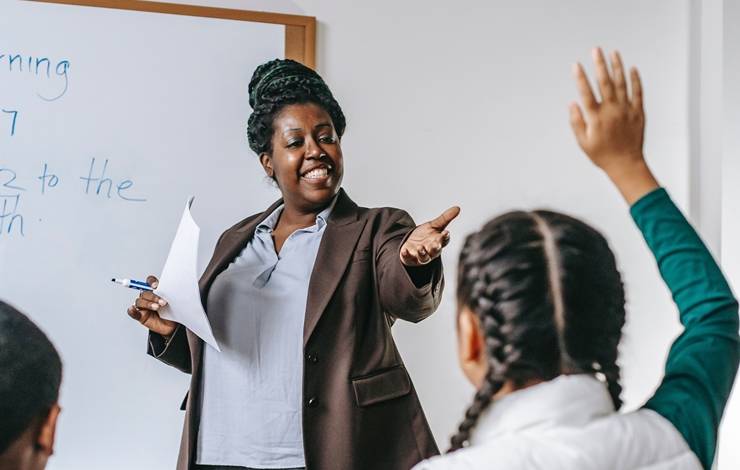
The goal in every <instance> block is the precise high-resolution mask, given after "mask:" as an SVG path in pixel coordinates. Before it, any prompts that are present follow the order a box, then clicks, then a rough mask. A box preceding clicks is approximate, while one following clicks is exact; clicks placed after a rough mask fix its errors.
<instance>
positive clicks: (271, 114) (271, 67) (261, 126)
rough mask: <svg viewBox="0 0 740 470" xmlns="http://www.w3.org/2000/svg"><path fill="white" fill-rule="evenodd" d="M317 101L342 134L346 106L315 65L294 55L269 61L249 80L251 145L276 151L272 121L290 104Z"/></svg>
mask: <svg viewBox="0 0 740 470" xmlns="http://www.w3.org/2000/svg"><path fill="white" fill-rule="evenodd" d="M299 103H315V104H317V105H319V106H321V107H322V108H324V110H326V112H327V113H328V114H329V116H330V117H331V120H332V122H333V124H334V129H335V130H336V132H337V135H338V136H339V137H342V135H343V134H344V128H345V126H346V122H345V119H344V113H342V108H341V107H340V106H339V103H337V100H335V99H334V96H333V95H332V94H331V90H329V87H328V86H327V85H326V83H324V80H323V79H322V78H321V77H320V76H319V74H317V73H316V72H315V71H313V70H312V69H310V68H308V67H306V66H305V65H303V64H301V63H299V62H296V61H294V60H290V59H275V60H271V61H269V62H266V63H264V64H262V65H260V66H259V67H257V69H256V70H255V71H254V74H253V75H252V80H250V82H249V105H250V106H251V107H252V114H251V116H249V125H248V126H247V137H248V138H249V147H250V148H251V149H252V150H253V151H254V152H255V153H256V154H257V155H261V154H262V153H270V152H271V151H272V134H273V127H272V121H273V119H275V116H277V115H278V113H279V112H280V110H281V109H282V108H283V107H284V106H286V105H290V104H299Z"/></svg>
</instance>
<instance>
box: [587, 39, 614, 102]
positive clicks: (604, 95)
mask: <svg viewBox="0 0 740 470" xmlns="http://www.w3.org/2000/svg"><path fill="white" fill-rule="evenodd" d="M592 55H593V58H594V63H595V64H596V77H597V78H598V82H599V92H600V93H601V99H602V100H603V101H614V100H615V99H616V93H615V91H614V83H613V82H612V79H611V77H610V76H609V69H608V68H607V66H606V59H604V52H603V51H602V50H601V48H600V47H597V48H595V49H594V50H593V53H592Z"/></svg>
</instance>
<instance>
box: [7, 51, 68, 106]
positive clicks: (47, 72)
mask: <svg viewBox="0 0 740 470" xmlns="http://www.w3.org/2000/svg"><path fill="white" fill-rule="evenodd" d="M6 63H7V68H5V67H4V65H5V64H6ZM69 67H70V62H69V60H67V59H61V60H57V61H52V60H50V59H49V58H48V57H34V56H32V55H23V54H17V53H9V52H8V53H3V52H0V72H4V71H7V72H9V73H17V74H21V73H25V74H27V75H33V76H35V77H42V78H46V79H48V80H55V81H58V82H61V83H60V88H61V91H60V92H59V93H57V94H56V95H55V96H44V95H42V94H41V93H38V92H37V93H36V95H38V97H39V98H41V99H42V100H44V101H56V100H58V99H59V98H61V97H62V96H64V95H65V94H66V93H67V90H69Z"/></svg>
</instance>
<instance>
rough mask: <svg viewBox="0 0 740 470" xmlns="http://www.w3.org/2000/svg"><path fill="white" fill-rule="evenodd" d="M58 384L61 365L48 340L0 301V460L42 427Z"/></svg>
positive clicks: (29, 322)
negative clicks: (32, 430)
mask: <svg viewBox="0 0 740 470" xmlns="http://www.w3.org/2000/svg"><path fill="white" fill-rule="evenodd" d="M61 381H62V361H61V358H60V357H59V353H58V352H57V350H56V349H55V348H54V346H53V345H52V344H51V342H50V341H49V338H47V337H46V335H45V334H44V333H43V332H42V331H41V330H40V329H39V328H38V327H37V326H36V325H35V324H34V323H33V322H32V321H31V320H30V319H29V318H28V317H27V316H26V315H24V314H22V313H21V312H19V311H18V310H16V309H15V308H13V307H11V306H10V305H8V304H7V303H5V302H2V301H0V456H2V455H3V454H4V453H5V452H6V451H7V450H8V448H9V447H10V446H11V444H13V442H14V441H15V440H16V439H18V438H19V437H20V436H21V435H22V434H23V433H24V432H25V431H27V430H28V429H29V427H31V426H34V425H39V426H40V425H41V423H42V422H43V421H44V420H45V418H46V417H47V416H48V415H49V413H50V411H51V410H52V408H53V407H54V406H56V403H57V401H58V398H59V387H60V385H61Z"/></svg>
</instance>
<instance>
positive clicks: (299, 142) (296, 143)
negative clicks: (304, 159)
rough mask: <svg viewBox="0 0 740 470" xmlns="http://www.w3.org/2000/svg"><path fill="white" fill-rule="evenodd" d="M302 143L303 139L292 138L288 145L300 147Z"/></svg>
mask: <svg viewBox="0 0 740 470" xmlns="http://www.w3.org/2000/svg"><path fill="white" fill-rule="evenodd" d="M301 145H303V141H302V140H300V139H297V140H291V141H290V142H288V147H300V146H301Z"/></svg>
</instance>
